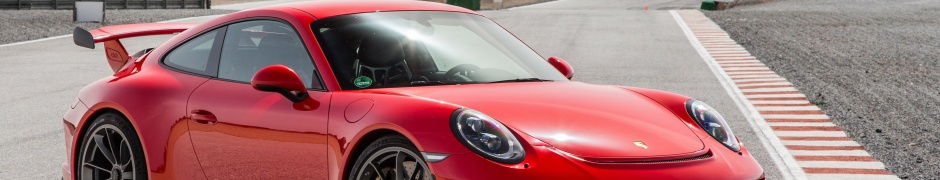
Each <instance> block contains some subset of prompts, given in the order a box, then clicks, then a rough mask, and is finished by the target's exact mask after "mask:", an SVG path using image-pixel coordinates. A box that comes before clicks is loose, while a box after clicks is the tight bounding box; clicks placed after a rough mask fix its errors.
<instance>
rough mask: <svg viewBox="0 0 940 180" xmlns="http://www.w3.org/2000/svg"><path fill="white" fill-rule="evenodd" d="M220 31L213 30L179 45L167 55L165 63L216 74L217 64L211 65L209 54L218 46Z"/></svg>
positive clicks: (187, 69) (191, 70) (197, 72)
mask: <svg viewBox="0 0 940 180" xmlns="http://www.w3.org/2000/svg"><path fill="white" fill-rule="evenodd" d="M219 31H221V30H220V29H216V30H212V31H210V32H208V33H205V34H202V35H200V36H199V37H196V38H193V39H191V40H189V41H187V42H186V43H183V44H182V45H180V46H177V47H176V49H173V51H172V52H170V53H169V54H167V55H166V57H165V58H164V59H163V63H164V64H166V65H168V66H170V67H173V68H176V69H179V70H183V71H187V72H192V73H196V74H202V75H207V76H214V75H215V68H214V67H215V66H213V65H210V62H212V61H209V58H210V57H209V56H210V55H211V54H212V50H213V49H214V48H218V46H217V45H215V44H216V39H219V38H216V37H217V36H219V35H220V34H219Z"/></svg>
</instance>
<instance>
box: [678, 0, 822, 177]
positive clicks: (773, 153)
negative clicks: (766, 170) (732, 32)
mask: <svg viewBox="0 0 940 180" xmlns="http://www.w3.org/2000/svg"><path fill="white" fill-rule="evenodd" d="M669 13H670V14H672V17H673V18H674V19H675V20H676V23H678V24H679V27H680V28H681V29H682V32H684V33H685V36H686V37H687V38H688V39H689V42H690V44H691V45H692V47H693V48H695V50H696V51H698V54H699V56H701V57H702V60H704V61H705V63H706V64H708V67H709V68H711V70H712V73H714V74H715V76H716V77H717V78H718V81H719V82H721V85H722V86H723V87H724V88H725V91H726V92H728V95H729V96H731V99H733V100H734V102H735V104H736V105H737V106H738V109H740V110H741V113H742V114H743V115H744V117H745V119H746V120H747V122H748V124H750V125H751V129H753V130H754V132H757V134H763V136H757V137H758V139H759V140H760V141H761V145H763V146H764V148H765V149H767V152H768V153H770V157H771V159H772V160H773V161H774V164H775V165H776V167H777V168H778V169H779V170H780V172H781V175H782V176H783V178H784V179H806V172H804V171H803V168H801V167H800V166H799V164H797V162H796V159H794V158H793V155H791V154H790V152H788V151H787V148H786V146H785V145H783V142H781V141H780V138H778V137H777V136H776V135H775V134H774V131H773V129H771V128H770V126H769V125H767V122H766V121H764V118H763V117H761V115H760V113H758V111H757V109H755V108H754V106H753V105H751V104H750V103H748V100H747V98H745V97H744V94H743V93H742V92H741V91H740V89H738V88H737V86H735V85H734V83H733V82H732V81H731V77H729V76H728V75H727V74H724V71H722V70H721V66H720V65H719V64H718V62H717V61H715V59H714V58H713V57H712V56H711V54H708V52H707V51H706V50H705V47H702V44H701V43H699V41H698V39H696V38H695V35H694V34H692V30H691V29H689V26H688V25H687V24H686V23H685V21H684V20H682V17H681V16H679V13H678V12H676V11H675V10H670V11H669ZM773 77H779V76H776V75H774V76H773Z"/></svg>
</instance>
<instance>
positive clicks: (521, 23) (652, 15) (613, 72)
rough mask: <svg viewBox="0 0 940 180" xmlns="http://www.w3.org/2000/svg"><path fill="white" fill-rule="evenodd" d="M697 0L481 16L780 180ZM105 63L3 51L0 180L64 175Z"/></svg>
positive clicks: (53, 45) (58, 51) (555, 6)
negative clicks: (662, 109)
mask: <svg viewBox="0 0 940 180" xmlns="http://www.w3.org/2000/svg"><path fill="white" fill-rule="evenodd" d="M700 2H701V1H699V0H682V1H666V0H662V1H649V2H648V3H638V2H632V1H629V2H628V1H622V0H580V1H578V0H561V1H554V2H548V3H543V4H536V5H530V6H523V7H517V8H512V9H508V10H495V11H484V12H482V14H484V15H487V16H489V17H490V18H492V19H494V20H495V21H497V22H499V23H500V24H502V25H503V26H504V27H506V28H507V29H508V30H509V31H511V32H513V33H514V34H515V35H517V36H518V37H519V38H521V39H522V40H523V41H525V42H526V43H528V44H529V45H530V46H532V47H533V48H534V49H535V50H536V51H538V52H539V53H541V54H542V55H543V56H544V57H546V58H547V57H549V56H558V57H561V58H564V59H566V60H567V61H568V62H570V63H571V64H572V66H573V67H574V69H575V75H574V80H575V81H582V82H588V83H597V84H612V85H625V86H635V87H643V88H652V89H659V90H666V91H670V92H675V93H680V94H684V95H687V96H690V97H693V98H695V99H699V100H702V101H704V102H707V103H709V104H710V105H711V106H713V107H715V108H717V109H718V110H719V111H721V112H722V114H723V115H724V116H725V117H726V118H727V119H729V121H730V122H729V123H730V124H731V126H732V128H733V129H734V132H735V134H736V135H737V136H739V137H740V139H741V141H742V142H743V143H744V144H745V145H746V146H747V147H748V149H749V150H750V152H751V154H752V155H753V156H754V157H755V158H756V159H757V160H758V161H759V162H760V163H761V165H762V166H763V168H764V171H765V172H766V174H767V178H768V179H781V173H780V172H779V170H778V168H777V167H776V164H775V163H774V161H773V160H771V158H770V155H771V154H770V153H769V152H768V151H767V150H766V149H765V148H764V147H763V146H762V142H760V141H759V139H758V135H756V134H755V132H753V130H752V128H751V127H750V126H749V124H748V123H747V122H746V121H745V119H744V117H743V115H742V114H741V110H739V109H737V107H736V106H735V104H734V102H733V101H732V99H731V98H730V97H729V95H728V93H727V92H726V91H725V89H724V88H723V87H722V86H721V85H720V84H719V81H718V80H717V78H716V76H715V75H714V74H713V73H712V72H711V70H710V69H709V68H708V67H707V65H706V64H705V62H704V61H703V60H702V58H701V57H700V56H699V55H698V54H697V53H696V51H695V49H694V48H693V47H692V45H690V43H689V40H688V38H687V37H686V35H685V34H683V32H682V30H681V29H680V28H679V25H678V24H677V23H676V20H674V19H673V16H671V15H670V13H669V11H665V10H666V9H695V8H698V5H699V3H700ZM644 6H648V7H649V9H650V10H648V11H647V10H643V9H644ZM229 7H233V8H238V7H236V6H229ZM206 19H207V18H196V19H189V20H187V21H197V22H198V21H204V20H206ZM168 37H169V36H153V37H146V38H135V39H130V40H127V41H124V44H125V45H126V46H128V50H129V51H131V52H136V51H137V50H140V49H143V48H148V47H153V46H156V45H158V44H160V43H162V42H163V41H164V40H166V39H167V38H168ZM99 46H100V45H99ZM105 61H106V60H105V58H104V56H103V53H102V52H101V50H100V49H96V50H89V49H85V48H81V47H78V46H75V45H74V44H73V42H72V39H71V38H70V37H69V38H58V39H51V40H44V41H39V42H33V43H26V44H19V45H12V46H0V77H3V78H0V84H4V85H3V88H2V89H3V90H4V93H0V101H2V102H6V103H3V104H0V127H2V129H0V132H2V133H3V134H4V135H3V136H0V154H4V155H5V156H4V157H3V159H2V160H0V179H58V178H59V177H60V176H61V169H60V166H61V165H62V163H63V162H65V161H66V151H65V148H64V147H65V145H64V142H63V139H64V138H63V132H62V118H61V117H62V114H63V113H64V112H65V110H66V109H68V107H69V105H71V103H73V102H75V96H76V95H77V93H78V91H79V90H80V89H81V88H82V87H83V86H85V85H86V84H88V83H90V82H92V81H95V80H97V79H99V78H101V77H105V76H109V75H110V74H111V73H109V72H110V69H109V67H108V66H107V65H106V62H105ZM572 93H578V92H572Z"/></svg>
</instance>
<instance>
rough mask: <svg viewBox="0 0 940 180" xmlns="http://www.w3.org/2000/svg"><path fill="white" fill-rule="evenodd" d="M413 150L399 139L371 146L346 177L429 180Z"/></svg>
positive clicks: (429, 175)
mask: <svg viewBox="0 0 940 180" xmlns="http://www.w3.org/2000/svg"><path fill="white" fill-rule="evenodd" d="M419 154H420V153H418V150H417V148H415V146H414V145H412V144H411V142H410V141H408V139H406V138H405V137H402V136H400V135H392V136H385V137H382V138H379V139H378V140H376V141H375V142H372V144H370V145H369V146H368V147H367V148H366V149H365V151H363V153H362V155H361V156H359V158H358V160H357V161H356V163H355V166H353V168H352V169H351V170H352V172H351V173H349V179H356V180H432V179H434V176H433V175H431V173H430V170H429V169H428V165H427V163H426V162H425V161H424V158H422V156H420V155H419Z"/></svg>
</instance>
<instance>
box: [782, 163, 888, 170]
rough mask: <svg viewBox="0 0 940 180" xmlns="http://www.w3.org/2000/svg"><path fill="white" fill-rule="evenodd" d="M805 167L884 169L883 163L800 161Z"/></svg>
mask: <svg viewBox="0 0 940 180" xmlns="http://www.w3.org/2000/svg"><path fill="white" fill-rule="evenodd" d="M798 163H800V166H803V167H809V168H814V167H822V168H856V169H884V168H885V164H884V163H881V162H845V161H798Z"/></svg>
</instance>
